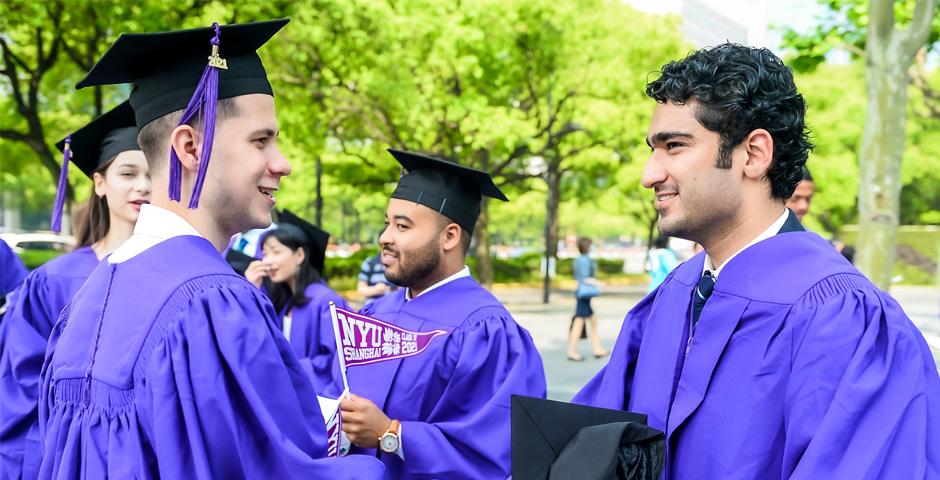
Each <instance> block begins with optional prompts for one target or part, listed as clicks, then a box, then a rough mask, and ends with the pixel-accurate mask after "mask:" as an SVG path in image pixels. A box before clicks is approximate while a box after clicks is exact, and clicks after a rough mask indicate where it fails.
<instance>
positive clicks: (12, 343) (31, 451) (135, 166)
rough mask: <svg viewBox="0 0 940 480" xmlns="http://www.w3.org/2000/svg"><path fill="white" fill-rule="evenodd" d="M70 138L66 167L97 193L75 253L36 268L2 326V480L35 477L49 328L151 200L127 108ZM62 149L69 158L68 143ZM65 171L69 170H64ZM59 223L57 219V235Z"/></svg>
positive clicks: (81, 227)
mask: <svg viewBox="0 0 940 480" xmlns="http://www.w3.org/2000/svg"><path fill="white" fill-rule="evenodd" d="M69 138H70V146H69V150H70V153H66V155H67V156H66V163H67V162H68V158H69V156H71V157H72V158H71V160H72V163H74V164H75V165H76V166H77V167H78V168H79V169H80V170H81V171H82V173H84V174H85V175H86V176H88V178H89V179H91V180H92V181H93V182H94V190H93V192H92V195H91V196H90V197H89V199H88V203H87V207H86V208H87V215H83V217H84V221H82V222H79V223H78V224H77V225H76V226H75V227H76V240H77V245H78V248H77V249H76V250H74V251H72V252H71V253H67V254H65V255H62V256H60V257H58V258H56V259H54V260H51V261H49V262H48V263H46V264H44V265H42V266H41V267H39V268H37V269H35V270H33V271H32V272H31V273H30V274H29V275H28V276H27V277H26V280H25V281H24V282H23V285H22V287H21V288H20V290H19V291H18V293H17V295H16V296H15V298H14V301H13V304H12V305H11V306H10V309H9V311H8V313H7V315H6V316H5V318H4V322H3V324H2V326H0V339H2V346H0V403H2V404H3V408H0V472H3V475H0V477H3V478H7V477H10V478H26V479H29V478H36V477H37V476H38V474H39V464H40V460H41V459H40V453H41V451H42V449H41V448H40V445H39V428H38V426H39V423H38V420H39V419H38V413H37V401H38V395H39V375H40V370H41V368H42V363H43V358H44V356H45V353H46V343H47V341H48V339H49V335H50V333H51V331H52V327H53V325H54V324H55V322H56V320H57V319H58V317H59V313H60V312H61V311H62V309H63V308H65V306H66V304H67V303H68V302H69V301H70V300H71V299H72V297H73V296H74V295H75V292H77V291H78V289H79V288H80V287H81V286H82V284H83V283H84V282H85V279H86V278H88V276H89V275H90V274H91V271H92V270H94V268H95V267H96V266H97V265H98V262H99V261H100V260H101V259H102V258H104V257H105V256H107V255H108V254H110V253H111V252H112V251H114V249H116V248H117V247H118V246H119V245H121V244H122V243H124V241H125V240H127V239H128V238H129V237H130V235H131V233H132V232H133V230H134V224H135V223H136V221H137V215H138V214H139V213H140V206H141V204H143V203H149V200H150V173H149V170H148V168H147V161H146V159H145V158H144V154H143V152H141V151H140V147H139V146H138V145H137V128H136V127H135V126H134V113H133V110H132V109H131V108H130V105H128V104H127V103H126V102H125V103H123V104H121V105H119V106H118V107H117V108H115V109H114V110H111V111H109V112H108V113H105V114H104V115H102V116H101V117H98V118H97V119H95V120H94V121H92V122H91V123H89V124H88V125H86V126H85V127H83V128H82V129H80V130H78V131H77V132H75V133H74V134H73V135H71V136H70V137H69ZM57 146H58V147H59V149H60V150H63V152H65V147H66V144H65V140H63V141H62V142H59V144H58V145H57ZM63 170H64V171H66V172H67V170H68V166H67V164H66V165H63ZM63 175H65V174H63ZM62 181H63V182H64V181H66V180H62ZM64 185H67V183H66V184H62V183H60V189H59V190H60V191H59V199H57V205H59V208H57V209H56V210H57V211H59V213H58V214H55V213H54V215H53V216H54V217H58V215H60V214H61V203H60V202H61V201H62V198H63V196H64V194H65V188H63V186H64ZM60 221H61V219H60V218H53V229H54V230H58V223H60Z"/></svg>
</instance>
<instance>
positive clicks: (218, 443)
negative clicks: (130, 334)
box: [142, 277, 383, 479]
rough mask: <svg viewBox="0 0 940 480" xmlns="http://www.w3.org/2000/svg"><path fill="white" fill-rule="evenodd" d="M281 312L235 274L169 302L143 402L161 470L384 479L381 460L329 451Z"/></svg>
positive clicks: (192, 287)
mask: <svg viewBox="0 0 940 480" xmlns="http://www.w3.org/2000/svg"><path fill="white" fill-rule="evenodd" d="M227 278H230V277H227ZM239 280H240V279H239ZM275 315H276V314H275V312H274V309H273V307H272V306H271V304H270V302H268V301H267V300H266V299H265V298H264V297H263V296H262V294H261V293H260V292H259V291H257V289H254V288H253V287H252V286H251V285H250V284H248V283H247V282H243V281H232V280H229V281H228V282H227V283H223V282H222V281H215V282H212V283H205V282H196V281H194V282H191V283H189V284H187V285H186V286H184V287H183V288H181V289H180V291H179V292H177V294H175V295H174V297H173V298H171V300H170V301H169V302H168V303H167V306H166V307H164V309H163V313H162V314H161V316H162V317H165V318H161V319H160V320H158V322H157V324H156V325H155V328H161V327H162V328H164V329H165V331H164V333H163V334H162V335H158V336H155V337H156V338H157V340H156V341H154V342H151V341H150V340H148V343H151V344H152V348H147V347H145V348H147V349H148V350H150V351H151V356H150V358H149V359H147V360H146V361H145V362H143V368H144V369H145V373H144V375H143V376H144V377H145V378H146V382H147V385H146V388H145V389H144V394H143V396H144V398H143V399H142V410H144V411H146V410H149V414H147V415H144V417H145V418H150V419H152V424H151V425H149V429H150V431H151V435H150V437H151V438H152V441H153V448H154V451H155V452H156V456H157V463H158V465H159V470H160V473H161V476H163V477H165V478H205V479H210V478H379V477H381V475H382V470H383V467H382V465H381V463H379V461H378V460H377V459H375V458H369V457H361V456H350V457H346V458H342V459H333V458H323V457H324V456H325V455H326V432H325V427H324V424H323V417H322V416H321V414H320V411H319V406H318V404H317V400H316V396H315V393H314V391H313V388H312V386H311V385H310V383H309V381H308V379H307V378H306V375H305V373H304V372H303V369H302V367H301V365H300V363H299V361H298V360H297V357H296V356H295V355H294V353H293V350H292V348H291V346H290V345H289V344H288V343H287V340H286V339H284V338H283V336H282V335H281V333H280V332H279V331H278V330H277V326H276V321H275V319H276V316H275ZM145 421H146V420H145Z"/></svg>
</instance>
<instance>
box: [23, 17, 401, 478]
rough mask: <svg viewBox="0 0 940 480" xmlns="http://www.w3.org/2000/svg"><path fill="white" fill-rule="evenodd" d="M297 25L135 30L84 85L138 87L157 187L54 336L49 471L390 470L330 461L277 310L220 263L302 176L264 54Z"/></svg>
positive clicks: (277, 474)
mask: <svg viewBox="0 0 940 480" xmlns="http://www.w3.org/2000/svg"><path fill="white" fill-rule="evenodd" d="M286 23H287V20H277V21H269V22H257V23H251V24H240V25H228V26H224V27H218V26H217V25H214V26H213V28H202V29H193V30H182V31H175V32H161V33H148V34H124V35H122V36H121V37H119V38H118V40H117V41H116V43H115V44H114V45H112V46H111V48H110V49H109V50H108V51H107V52H105V54H104V56H103V57H102V58H101V60H99V62H98V63H97V64H96V65H95V66H94V67H93V68H92V70H91V71H90V72H89V74H88V75H87V76H86V77H85V79H84V80H82V82H80V83H79V86H80V87H82V86H91V85H100V84H113V83H133V84H134V87H133V90H132V92H131V96H130V102H131V105H132V106H133V107H134V113H135V117H136V124H137V126H138V127H139V128H140V136H139V140H140V145H141V147H142V148H143V151H144V154H145V156H146V157H147V162H148V163H149V165H150V172H151V175H152V176H153V187H154V194H153V198H152V201H153V204H152V205H145V206H144V208H143V209H142V210H141V213H140V217H139V219H138V221H137V224H136V226H135V228H134V232H133V234H132V235H131V237H130V238H129V239H128V240H127V242H125V243H124V244H123V245H122V246H121V247H120V248H118V249H117V250H116V251H115V252H114V253H112V254H111V255H110V256H109V257H108V258H107V260H105V261H102V262H101V263H100V264H99V265H98V267H96V268H95V270H94V271H93V272H92V274H91V276H90V277H89V278H88V280H87V282H86V283H85V285H84V286H83V287H82V288H81V289H80V290H79V291H78V293H77V294H76V295H75V297H74V298H73V300H72V302H71V303H70V304H69V305H68V306H67V307H66V309H65V310H64V311H63V312H62V314H61V315H60V317H59V322H58V323H57V324H56V326H55V328H54V329H53V332H52V336H51V338H50V342H49V348H48V350H47V355H46V360H45V363H44V365H43V372H42V384H41V387H40V402H39V416H40V429H41V431H40V434H41V435H40V436H41V441H42V448H43V459H42V464H41V468H40V478H101V477H105V476H110V477H113V478H153V477H163V478H205V479H209V478H375V477H378V476H380V475H381V474H382V469H383V467H382V465H381V463H379V462H377V461H376V460H375V459H373V458H368V457H351V458H345V459H342V460H337V459H330V458H322V457H324V456H325V455H326V438H325V435H326V431H325V427H324V420H323V417H322V415H321V413H320V409H319V407H318V404H317V399H316V393H315V392H314V390H313V388H312V386H311V384H310V381H309V380H308V379H307V375H306V374H305V373H304V371H303V369H302V367H301V365H300V362H299V361H298V360H297V356H296V355H295V354H294V352H293V351H292V349H291V347H290V345H289V344H288V343H287V341H286V340H285V339H284V337H283V335H282V334H281V333H280V332H279V331H278V329H277V315H276V312H275V311H274V308H273V307H272V305H271V302H270V301H269V300H268V299H267V297H265V296H264V294H263V293H261V292H260V291H259V290H258V289H257V288H255V287H254V286H253V285H252V284H251V283H249V282H248V281H247V280H245V278H244V277H241V276H240V275H238V274H237V273H235V272H234V271H233V270H232V268H231V267H230V266H229V265H228V264H227V263H226V262H225V260H224V259H223V257H222V256H221V254H220V252H221V251H222V250H224V249H225V247H226V245H227V244H228V241H229V238H230V237H231V236H232V235H233V234H235V233H237V232H239V231H243V230H248V229H251V228H259V227H264V226H267V225H268V224H270V222H271V209H272V208H273V206H274V203H275V202H274V192H275V191H276V190H277V188H278V185H279V183H280V179H281V177H282V176H284V175H287V174H289V173H290V165H289V164H288V162H287V160H286V159H285V158H284V156H283V155H282V154H281V152H280V149H279V148H278V145H277V134H278V122H277V118H276V116H275V108H274V97H273V93H272V89H271V85H270V83H269V82H268V80H267V76H266V74H265V71H264V67H263V65H262V64H261V59H260V58H259V57H258V54H257V53H256V50H257V49H258V48H259V47H260V46H261V45H263V44H264V43H265V42H267V40H268V39H270V38H271V37H272V36H273V35H274V34H275V33H276V32H277V31H278V30H279V29H280V28H281V27H283V26H284V25H285V24H286ZM210 44H211V47H212V48H211V49H210ZM210 52H211V54H210ZM207 56H209V60H208V65H207V60H206V57H207ZM144 59H145V60H144ZM200 75H201V77H200ZM194 92H195V94H194ZM181 110H182V111H181ZM210 152H211V156H210Z"/></svg>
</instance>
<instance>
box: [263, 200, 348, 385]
mask: <svg viewBox="0 0 940 480" xmlns="http://www.w3.org/2000/svg"><path fill="white" fill-rule="evenodd" d="M329 238H330V235H329V234H328V233H326V232H324V231H323V230H320V229H319V228H317V227H316V226H314V225H313V224H311V223H309V222H307V221H305V220H303V219H301V218H299V217H297V216H296V215H294V214H293V213H291V212H290V211H288V210H284V211H282V212H281V214H280V216H279V217H278V224H277V228H276V229H274V230H272V231H270V232H266V233H265V235H264V237H263V239H262V242H261V245H262V252H263V253H264V259H263V260H256V261H254V262H252V263H251V264H249V265H248V269H247V270H245V277H246V278H247V279H248V280H249V281H250V282H251V283H253V284H255V285H256V286H258V287H259V288H261V287H262V284H263V290H265V291H266V292H267V294H268V297H269V298H270V299H271V303H273V304H274V309H275V310H276V311H277V312H278V318H279V319H280V320H281V325H280V328H281V331H282V332H283V333H284V336H285V337H287V340H288V341H289V342H290V344H291V345H292V346H293V347H294V352H295V353H297V356H298V357H300V360H301V364H302V365H303V367H304V369H305V370H306V371H307V375H308V376H309V377H310V380H311V382H312V383H313V386H314V389H315V390H316V391H317V393H320V394H323V393H325V391H326V390H327V389H329V387H331V386H333V381H332V380H333V377H332V374H331V369H332V366H333V360H334V359H335V358H336V340H335V337H334V334H333V322H332V316H331V315H330V302H333V303H334V304H335V305H336V306H337V307H339V308H345V309H349V305H348V304H347V303H346V300H344V299H343V297H341V296H339V294H337V293H336V292H335V291H333V290H332V289H330V287H328V286H327V284H326V281H325V279H324V275H323V271H324V263H325V259H326V247H327V242H328V240H329ZM336 393H338V392H336Z"/></svg>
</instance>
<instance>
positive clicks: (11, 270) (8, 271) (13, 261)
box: [0, 240, 29, 316]
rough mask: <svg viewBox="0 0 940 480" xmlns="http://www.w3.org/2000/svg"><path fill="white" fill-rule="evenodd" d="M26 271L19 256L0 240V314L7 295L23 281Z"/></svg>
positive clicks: (3, 309) (4, 305) (3, 308)
mask: <svg viewBox="0 0 940 480" xmlns="http://www.w3.org/2000/svg"><path fill="white" fill-rule="evenodd" d="M27 273H29V272H27V271H26V267H25V266H24V265H23V261H22V260H20V257H18V256H16V253H15V252H14V251H13V249H12V248H10V246H9V245H7V242H4V241H3V240H0V316H2V315H3V312H4V311H5V310H6V308H5V307H6V304H7V296H8V295H9V294H10V293H11V292H13V290H16V289H17V287H19V286H20V284H21V283H23V279H24V278H26V274H27Z"/></svg>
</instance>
